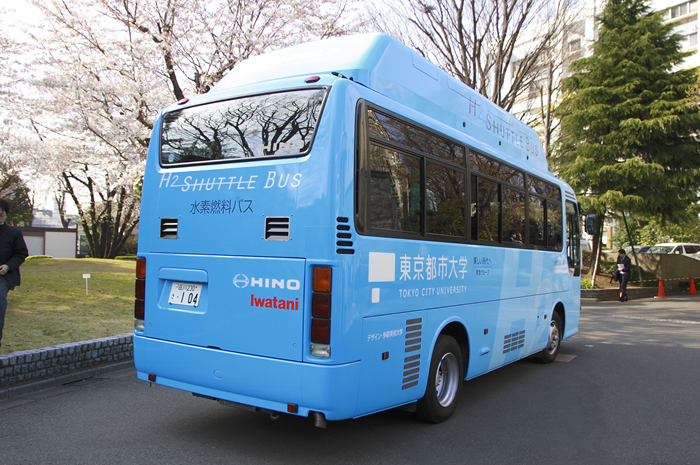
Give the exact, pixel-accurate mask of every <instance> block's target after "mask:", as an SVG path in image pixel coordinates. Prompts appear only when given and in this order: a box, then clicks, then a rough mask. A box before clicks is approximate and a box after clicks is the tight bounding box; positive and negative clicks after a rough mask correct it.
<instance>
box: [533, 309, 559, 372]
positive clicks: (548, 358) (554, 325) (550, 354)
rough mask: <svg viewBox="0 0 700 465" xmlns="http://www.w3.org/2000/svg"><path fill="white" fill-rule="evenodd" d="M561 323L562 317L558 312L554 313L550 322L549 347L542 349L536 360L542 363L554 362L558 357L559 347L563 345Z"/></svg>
mask: <svg viewBox="0 0 700 465" xmlns="http://www.w3.org/2000/svg"><path fill="white" fill-rule="evenodd" d="M562 328H563V326H562V324H561V317H560V316H559V314H558V313H553V314H552V319H551V320H550V322H549V339H548V340H547V347H545V348H544V349H542V352H540V353H539V354H538V355H537V357H536V360H537V361H538V362H540V363H552V362H553V361H554V360H556V359H557V355H558V354H559V347H561V336H562V334H563V331H562Z"/></svg>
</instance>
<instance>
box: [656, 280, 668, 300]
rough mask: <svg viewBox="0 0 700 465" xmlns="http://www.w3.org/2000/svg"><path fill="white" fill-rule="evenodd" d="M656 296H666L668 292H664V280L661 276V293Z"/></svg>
mask: <svg viewBox="0 0 700 465" xmlns="http://www.w3.org/2000/svg"><path fill="white" fill-rule="evenodd" d="M656 297H666V293H665V292H664V281H663V279H661V278H659V293H658V295H657V296H656Z"/></svg>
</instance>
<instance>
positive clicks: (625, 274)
mask: <svg viewBox="0 0 700 465" xmlns="http://www.w3.org/2000/svg"><path fill="white" fill-rule="evenodd" d="M617 271H619V272H620V302H626V301H628V300H629V299H628V298H627V283H628V282H629V280H630V275H631V273H632V262H631V261H630V258H629V257H628V256H627V254H626V253H625V249H620V250H619V251H618V252H617Z"/></svg>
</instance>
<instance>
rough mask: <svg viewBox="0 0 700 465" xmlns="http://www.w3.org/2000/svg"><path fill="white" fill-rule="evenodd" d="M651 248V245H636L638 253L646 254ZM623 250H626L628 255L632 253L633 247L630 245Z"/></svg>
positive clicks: (635, 249)
mask: <svg viewBox="0 0 700 465" xmlns="http://www.w3.org/2000/svg"><path fill="white" fill-rule="evenodd" d="M650 248H651V246H650V245H635V246H634V251H635V252H636V253H646V252H647V251H648V250H649V249H650ZM623 249H625V253H626V254H627V255H629V254H631V253H632V246H631V245H628V246H627V247H623Z"/></svg>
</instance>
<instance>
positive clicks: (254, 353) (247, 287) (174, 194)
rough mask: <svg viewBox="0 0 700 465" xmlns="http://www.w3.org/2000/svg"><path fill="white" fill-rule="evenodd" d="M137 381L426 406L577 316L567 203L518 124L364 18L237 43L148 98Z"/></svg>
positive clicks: (299, 406)
mask: <svg viewBox="0 0 700 465" xmlns="http://www.w3.org/2000/svg"><path fill="white" fill-rule="evenodd" d="M138 256H139V260H138V265H137V282H136V309H135V318H136V321H135V328H136V329H135V334H134V361H135V366H136V370H137V372H138V377H139V378H140V379H142V380H144V381H150V382H154V383H158V384H161V385H164V386H170V387H173V388H177V389H181V390H184V391H189V392H192V393H194V394H195V395H197V396H202V397H207V398H211V399H215V400H218V401H220V402H221V403H224V404H227V405H234V406H241V407H245V408H249V409H251V410H255V411H262V412H267V413H270V414H271V415H273V416H276V415H278V412H284V413H289V414H293V415H300V416H305V417H306V416H311V417H313V418H314V420H315V422H316V425H317V426H323V427H325V425H326V420H342V419H349V418H356V417H360V416H363V415H367V414H371V413H373V412H378V411H381V410H386V409H390V408H394V407H401V406H403V407H404V408H407V409H415V411H416V412H417V414H418V416H419V417H420V418H421V419H424V420H426V421H429V422H436V423H437V422H440V421H443V420H446V419H447V418H449V417H450V416H451V415H452V413H453V412H454V410H455V408H456V405H457V400H458V398H459V395H460V391H461V388H462V384H463V380H465V379H467V380H468V379H471V378H474V377H476V376H479V375H481V374H484V373H487V372H489V371H491V370H494V369H496V368H498V367H502V366H504V365H506V364H509V363H511V362H514V361H516V360H519V359H522V358H524V357H528V356H533V355H534V356H535V357H537V358H538V359H539V360H541V361H543V362H545V363H547V362H551V361H553V360H554V359H555V357H556V356H557V353H558V351H559V347H560V342H561V340H563V339H566V338H568V337H570V336H572V335H574V334H576V333H577V331H578V325H579V314H580V231H579V204H578V203H577V201H576V197H575V196H574V192H573V191H572V189H571V188H570V187H569V186H568V185H567V184H565V183H564V182H562V181H560V180H559V179H557V178H556V177H554V176H553V175H552V174H551V173H550V172H549V171H548V169H547V162H546V160H545V156H544V154H543V152H542V147H541V144H540V142H539V138H538V136H537V134H536V133H535V132H534V131H533V130H532V129H531V128H529V127H527V126H526V125H525V124H523V123H522V122H520V121H519V120H518V119H517V118H514V117H513V116H511V115H510V114H508V113H506V112H505V111H503V110H502V109H500V108H498V107H496V106H495V105H493V104H492V103H490V102H489V101H487V100H486V99H484V98H483V97H481V96H480V95H478V94H476V93H475V92H474V91H473V90H472V89H470V88H468V87H467V86H465V85H464V84H462V83H460V82H459V81H457V80H456V79H455V78H453V77H451V76H450V75H448V74H447V73H446V72H444V71H442V70H441V69H439V68H438V67H437V66H435V65H434V64H432V63H431V62H429V61H428V60H426V59H425V58H423V57H421V56H420V55H418V54H417V53H415V52H413V51H412V50H411V49H409V48H408V47H406V46H404V45H403V44H401V43H400V42H398V41H397V40H395V39H393V38H392V37H390V36H388V35H385V34H370V35H360V36H353V37H344V38H334V39H329V40H324V41H320V42H315V43H309V44H305V45H300V46H296V47H292V48H288V49H285V50H280V51H276V52H272V53H267V54H264V55H261V56H258V57H255V58H252V59H249V60H247V61H245V62H242V63H241V64H240V65H238V66H237V67H236V68H235V69H234V70H232V71H231V72H230V73H229V74H227V75H226V76H225V77H224V78H223V79H222V80H221V82H219V83H218V84H217V85H216V86H215V87H214V88H213V89H212V90H211V91H210V92H208V93H207V94H204V95H199V96H197V97H194V98H191V99H189V100H187V99H184V100H182V101H180V102H178V103H177V104H176V105H173V106H171V107H168V108H166V109H165V110H163V111H162V113H161V114H160V116H159V118H158V120H157V122H156V124H155V127H154V130H153V135H152V138H151V142H150V147H149V151H148V159H147V165H146V170H145V177H144V183H143V199H142V206H141V224H140V231H139V247H138Z"/></svg>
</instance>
